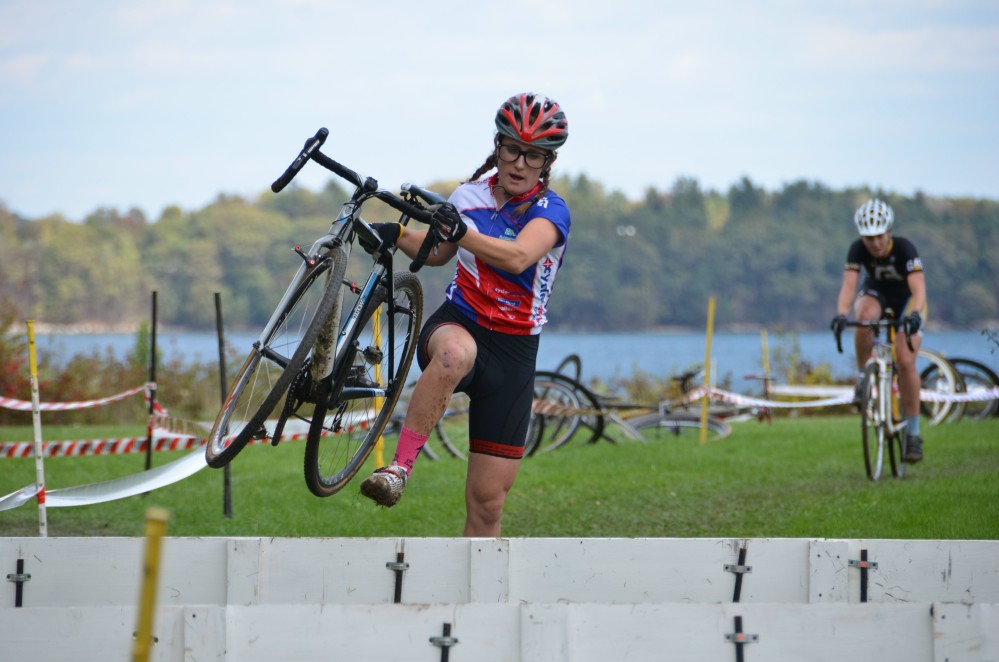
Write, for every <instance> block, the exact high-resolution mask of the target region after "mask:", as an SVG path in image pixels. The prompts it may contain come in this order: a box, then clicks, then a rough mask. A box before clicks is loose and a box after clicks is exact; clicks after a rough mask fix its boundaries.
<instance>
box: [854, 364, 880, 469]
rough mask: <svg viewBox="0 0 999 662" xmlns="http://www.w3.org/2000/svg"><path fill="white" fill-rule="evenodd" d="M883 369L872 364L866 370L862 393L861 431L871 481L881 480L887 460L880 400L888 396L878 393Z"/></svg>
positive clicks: (866, 465) (865, 463)
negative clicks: (885, 460)
mask: <svg viewBox="0 0 999 662" xmlns="http://www.w3.org/2000/svg"><path fill="white" fill-rule="evenodd" d="M880 379H881V369H880V368H879V367H878V365H877V364H876V363H871V364H869V365H868V366H867V368H866V369H865V370H864V382H863V386H862V387H861V393H860V429H861V438H862V440H863V445H864V467H865V468H866V470H867V477H868V478H870V479H871V480H878V479H879V478H881V471H882V468H883V466H884V459H885V455H884V454H885V442H886V439H885V421H884V420H883V419H882V415H881V407H880V403H879V402H878V398H880V397H882V396H884V395H886V394H883V393H879V392H878V388H879V387H878V384H879V380H880Z"/></svg>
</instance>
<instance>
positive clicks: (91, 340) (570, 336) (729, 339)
mask: <svg viewBox="0 0 999 662" xmlns="http://www.w3.org/2000/svg"><path fill="white" fill-rule="evenodd" d="M254 340H256V335H255V334H246V333H228V334H226V341H227V343H228V344H229V345H232V346H233V347H236V348H238V349H242V348H247V349H248V348H249V347H250V345H251V344H252V343H253V341H254ZM156 341H157V342H156V344H157V347H158V349H159V351H160V352H161V354H162V355H163V356H164V358H165V359H166V360H168V361H170V360H173V359H179V360H181V361H183V362H186V363H190V362H202V363H207V362H213V363H214V362H216V361H217V360H218V340H217V339H216V337H215V335H214V334H212V333H167V332H161V333H159V334H158V335H157V339H156ZM36 343H37V347H38V349H39V352H51V353H52V354H53V356H54V358H55V360H56V362H57V363H60V364H64V363H65V361H66V360H68V359H69V358H70V357H72V356H75V355H77V354H90V353H92V352H94V351H100V352H104V351H108V350H110V351H112V352H113V353H114V355H115V356H116V357H118V358H123V357H124V356H125V355H126V354H127V353H128V352H129V351H130V350H131V349H132V348H133V347H134V345H135V336H134V335H133V334H79V335H39V336H37V338H36ZM794 343H797V347H798V348H799V349H800V356H801V359H802V360H803V361H807V362H809V363H810V364H812V365H818V364H821V363H825V364H828V365H829V366H830V367H831V368H832V373H833V375H835V376H846V375H848V374H849V373H851V372H852V371H853V367H852V365H853V364H852V358H851V356H852V347H853V344H852V338H850V336H849V335H848V334H846V335H844V343H843V345H844V351H845V352H846V353H844V354H838V353H837V352H836V343H835V340H834V339H833V335H832V333H831V332H829V331H816V332H807V333H799V334H794V335H784V334H775V333H768V337H767V345H768V349H769V356H770V366H771V370H772V371H774V370H776V369H777V368H778V367H779V366H778V363H777V357H778V355H779V354H781V353H783V354H784V355H785V356H786V355H787V354H788V353H789V352H790V351H791V350H792V348H793V346H794ZM762 345H763V343H762V336H761V334H760V333H759V332H756V333H716V334H715V336H714V338H713V339H712V351H711V356H712V359H713V362H714V365H715V368H714V370H715V374H716V375H717V376H718V377H720V378H722V379H724V378H725V377H726V376H728V377H729V378H730V380H731V385H732V388H733V389H734V390H738V391H748V390H757V389H754V388H753V387H754V385H755V384H756V383H757V382H753V381H750V380H747V379H746V378H745V376H746V375H750V374H760V373H762V372H763V370H762V366H763V347H762ZM923 346H924V347H926V348H928V349H932V350H934V351H937V352H941V353H943V354H944V355H945V356H948V357H962V358H968V359H973V360H976V361H979V362H981V363H984V364H985V365H987V366H989V367H990V368H992V370H994V371H996V372H999V348H997V347H996V345H995V343H994V342H993V341H991V340H990V339H989V338H987V337H986V336H984V335H983V334H982V333H981V332H980V331H933V332H927V333H926V335H925V337H924V339H923ZM240 353H241V354H242V352H240ZM571 353H574V354H577V355H579V357H580V358H581V359H582V365H583V373H582V374H583V377H584V378H585V379H590V378H593V377H599V378H601V379H604V380H608V379H613V378H615V377H630V376H631V375H632V374H634V372H635V370H636V369H640V370H641V371H642V372H644V373H647V374H650V375H652V376H654V377H662V378H665V377H668V376H672V375H675V374H678V373H679V372H682V371H683V370H685V369H687V368H689V367H691V366H693V365H695V364H696V365H700V364H703V362H704V355H705V335H704V334H703V333H673V332H670V333H592V334H590V333H558V332H553V331H547V332H545V333H544V334H542V337H541V348H540V354H539V358H538V368H539V369H542V370H553V369H555V367H556V366H557V365H558V363H559V362H560V361H561V360H562V359H563V358H564V357H565V356H566V355H568V354H571ZM415 368H416V366H415V362H414V369H415Z"/></svg>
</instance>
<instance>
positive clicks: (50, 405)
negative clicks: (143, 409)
mask: <svg viewBox="0 0 999 662" xmlns="http://www.w3.org/2000/svg"><path fill="white" fill-rule="evenodd" d="M154 388H156V385H155V384H152V383H149V384H143V385H142V386H136V387H135V388H131V389H129V390H127V391H125V392H123V393H118V394H117V395H111V396H108V397H106V398H100V399H98V400H84V401H82V402H42V403H40V404H39V406H38V408H39V409H40V410H41V411H72V410H74V409H89V408H91V407H100V406H102V405H106V404H109V403H111V402H117V401H118V400H124V399H125V398H127V397H130V396H133V395H135V394H136V393H142V392H145V393H146V397H147V400H146V401H147V402H148V397H149V392H150V390H151V389H154ZM0 408H3V409H13V410H15V411H32V404H31V401H30V400H18V399H16V398H0Z"/></svg>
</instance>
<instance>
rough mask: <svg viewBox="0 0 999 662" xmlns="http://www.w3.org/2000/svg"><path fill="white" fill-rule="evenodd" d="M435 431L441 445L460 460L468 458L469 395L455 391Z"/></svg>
mask: <svg viewBox="0 0 999 662" xmlns="http://www.w3.org/2000/svg"><path fill="white" fill-rule="evenodd" d="M434 433H435V434H436V435H437V438H438V439H440V442H441V446H443V447H444V450H446V451H447V452H448V454H450V455H451V457H455V458H458V459H459V460H467V459H468V396H467V395H465V394H464V393H455V394H454V395H452V396H451V402H450V403H449V404H448V406H447V409H446V410H445V411H444V416H442V417H441V420H439V421H437V425H436V426H435V427H434Z"/></svg>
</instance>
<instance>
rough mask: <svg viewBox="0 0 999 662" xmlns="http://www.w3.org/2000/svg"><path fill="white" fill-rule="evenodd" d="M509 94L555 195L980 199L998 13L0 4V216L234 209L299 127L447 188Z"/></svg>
mask: <svg viewBox="0 0 999 662" xmlns="http://www.w3.org/2000/svg"><path fill="white" fill-rule="evenodd" d="M526 91H534V92H539V93H541V94H544V95H547V96H549V97H551V98H553V99H555V100H556V101H558V102H559V103H560V104H561V106H562V108H563V109H564V111H565V113H566V116H567V118H568V121H569V134H570V136H569V139H568V141H567V143H566V144H565V146H564V147H563V148H562V149H561V150H560V152H559V159H558V161H557V163H556V164H555V174H556V176H558V175H568V176H571V177H577V176H586V177H587V178H589V179H590V180H591V181H593V182H596V183H597V184H599V185H601V186H602V187H603V188H604V190H605V191H607V192H614V191H617V192H621V193H623V194H624V195H626V196H627V197H629V198H631V199H636V200H637V199H640V198H641V197H642V196H643V195H644V194H645V193H646V192H647V191H648V190H649V189H650V188H652V189H656V190H659V191H668V190H669V189H670V188H671V187H672V186H673V184H674V183H675V181H676V180H677V179H678V178H680V177H686V178H693V179H695V180H697V181H698V182H699V183H700V186H701V187H702V189H705V190H717V191H720V192H726V191H727V190H728V189H729V187H731V186H733V185H737V184H738V183H739V182H740V181H741V179H742V178H743V177H748V178H749V179H750V180H752V182H753V183H754V184H755V185H756V186H758V187H763V188H765V189H767V190H779V189H780V188H781V187H782V186H784V185H785V184H788V183H792V182H797V181H801V180H807V181H809V182H817V183H820V184H822V185H824V186H827V187H830V188H833V189H842V188H846V187H855V186H860V187H863V186H867V187H871V188H872V189H875V190H878V189H880V190H884V191H887V192H893V193H899V194H903V195H911V194H913V193H915V192H917V191H921V192H923V193H926V194H928V195H935V196H952V197H964V196H973V197H983V198H990V199H995V200H999V3H997V2H996V1H995V0H856V1H854V0H828V1H826V2H822V3H819V2H814V1H796V0H757V1H756V2H751V3H749V2H742V1H739V0H706V1H703V2H690V1H689V0H688V1H685V2H682V3H680V2H673V1H671V0H649V1H642V0H615V1H611V2H608V1H606V0H603V1H601V2H595V1H593V0H571V1H570V0H534V1H533V2H528V1H527V0H506V1H505V2H502V3H500V2H467V1H465V2H458V1H455V0H424V1H423V2H408V1H403V0H381V1H379V0H364V1H361V2H358V1H357V0H353V1H351V2H343V1H341V0H240V1H237V0H190V1H189V0H121V1H119V0H91V1H89V2H79V1H77V0H0V205H3V206H4V207H6V208H7V209H8V210H9V211H11V212H13V213H15V214H18V215H20V216H22V217H25V218H40V217H43V216H47V215H50V214H61V215H62V216H64V217H66V218H68V219H70V220H83V219H84V218H85V217H86V216H87V215H88V214H90V213H92V212H94V211H96V210H98V209H100V208H113V209H117V210H121V211H125V210H129V209H133V208H138V209H140V210H142V211H143V212H144V213H145V214H146V216H147V218H149V219H150V220H156V219H157V218H159V216H160V214H161V213H162V211H163V210H164V209H165V208H166V207H169V206H173V205H177V206H180V207H181V208H182V209H184V210H187V211H194V210H197V209H200V208H202V207H204V206H205V205H207V204H209V203H210V202H212V201H213V200H215V199H216V198H217V197H218V196H219V195H220V194H225V195H241V196H246V197H248V198H250V199H255V198H256V197H257V196H258V195H260V194H261V193H263V192H264V191H266V190H268V187H269V185H270V183H271V182H272V181H273V180H274V179H275V178H276V177H277V176H278V175H280V174H281V172H283V170H284V168H285V167H286V166H287V165H288V164H289V163H290V162H291V160H292V159H293V158H294V157H295V155H296V154H297V152H298V150H299V149H300V147H301V146H302V144H303V143H304V141H305V139H306V138H308V137H309V136H311V135H313V134H314V133H315V132H316V130H317V129H318V128H319V127H327V128H328V129H329V132H330V137H329V139H328V140H327V142H326V145H325V147H324V151H325V152H326V153H327V154H329V155H330V156H332V157H333V158H335V159H337V160H338V161H340V162H342V163H343V164H345V165H347V166H348V167H351V168H353V169H355V170H357V171H359V172H361V173H362V174H364V175H366V176H371V177H374V178H376V179H377V180H378V182H379V184H380V185H381V186H382V187H383V188H388V189H393V190H394V189H397V188H398V186H399V185H400V184H402V183H403V182H414V183H418V184H432V183H434V182H439V181H443V180H459V179H461V180H464V179H467V178H468V177H469V176H470V175H471V174H472V172H473V171H474V170H475V169H476V168H477V167H478V166H479V165H480V164H481V163H482V161H483V160H484V159H485V157H486V156H487V155H488V153H489V150H490V149H491V141H492V136H493V133H494V130H495V125H494V123H493V119H494V117H495V112H496V109H497V108H498V107H499V105H500V103H502V101H503V100H505V99H506V98H507V97H509V96H511V95H513V94H516V93H519V92H526ZM330 178H331V175H330V174H329V173H328V172H327V171H325V170H324V169H322V168H321V167H320V166H318V165H316V164H311V167H308V168H306V169H305V170H304V171H303V172H302V173H301V174H300V175H299V177H298V178H297V179H296V180H295V181H296V184H299V185H301V186H305V187H307V188H310V189H312V190H319V189H320V188H321V187H322V186H324V185H325V184H326V182H328V181H329V179H330ZM332 211H334V210H331V212H332Z"/></svg>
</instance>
